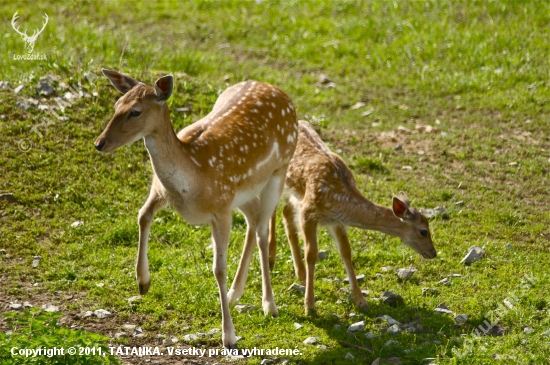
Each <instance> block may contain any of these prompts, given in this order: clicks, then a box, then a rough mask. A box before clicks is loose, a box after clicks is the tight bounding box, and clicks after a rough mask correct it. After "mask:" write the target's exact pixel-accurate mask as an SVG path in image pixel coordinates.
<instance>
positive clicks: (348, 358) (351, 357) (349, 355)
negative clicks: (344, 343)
mask: <svg viewBox="0 0 550 365" xmlns="http://www.w3.org/2000/svg"><path fill="white" fill-rule="evenodd" d="M344 359H346V360H351V361H353V360H355V356H353V355H352V354H351V352H348V353H347V354H346V356H344Z"/></svg>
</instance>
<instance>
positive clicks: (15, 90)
mask: <svg viewBox="0 0 550 365" xmlns="http://www.w3.org/2000/svg"><path fill="white" fill-rule="evenodd" d="M24 87H25V85H19V86H18V87H16V88H15V89H13V92H14V93H16V94H19V93H20V92H21V90H23V88H24Z"/></svg>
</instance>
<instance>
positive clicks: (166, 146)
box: [95, 70, 298, 348]
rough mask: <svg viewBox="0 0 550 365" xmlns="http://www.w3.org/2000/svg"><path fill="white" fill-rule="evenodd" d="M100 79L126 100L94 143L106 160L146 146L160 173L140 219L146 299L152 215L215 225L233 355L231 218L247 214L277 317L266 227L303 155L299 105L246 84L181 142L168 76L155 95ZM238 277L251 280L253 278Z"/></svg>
mask: <svg viewBox="0 0 550 365" xmlns="http://www.w3.org/2000/svg"><path fill="white" fill-rule="evenodd" d="M103 73H104V74H105V76H107V77H108V78H109V79H110V80H111V82H112V84H113V85H114V86H115V88H117V89H118V90H119V91H121V92H122V93H123V94H124V95H123V96H122V97H121V98H120V99H119V100H118V101H117V102H116V103H115V113H114V116H113V118H112V119H111V121H110V122H109V124H108V125H107V127H106V128H105V130H104V131H103V133H102V134H101V135H100V136H99V137H98V138H97V140H96V141H95V147H96V149H97V150H99V151H102V152H108V151H112V150H114V149H116V148H118V147H121V146H124V145H127V144H129V143H132V142H135V141H137V140H139V139H141V138H143V139H144V142H145V147H146V148H147V151H148V152H149V157H150V159H151V164H152V166H153V171H154V175H153V183H152V186H151V190H150V192H149V197H148V199H147V201H146V202H145V204H144V205H143V207H142V208H141V209H140V210H139V215H138V223H139V249H138V255H137V263H136V278H137V281H138V285H139V291H140V293H141V294H145V293H146V292H147V291H148V289H149V284H150V280H151V277H150V273H149V263H148V260H147V243H148V239H149V230H150V228H151V221H152V219H153V215H154V214H155V212H157V211H158V210H159V209H161V208H162V207H164V206H165V205H166V204H170V205H171V206H172V207H173V208H174V209H175V210H177V211H178V213H179V214H180V215H181V216H182V217H183V218H184V219H185V220H186V221H188V222H189V223H192V224H203V223H208V224H210V226H211V228H212V241H213V248H214V263H213V272H214V276H215V278H216V281H217V284H218V288H219V295H220V303H221V309H222V328H223V331H222V341H223V345H224V346H225V347H228V348H235V347H236V342H237V339H236V336H235V327H234V326H233V322H232V319H231V314H230V312H229V299H228V295H227V292H226V285H227V283H226V281H227V270H226V265H227V262H226V261H227V246H228V244H229V235H230V233H231V211H232V210H233V209H235V208H238V209H239V210H240V211H241V212H242V213H243V214H244V215H245V218H246V221H247V224H248V231H247V236H246V245H245V248H248V250H249V251H250V248H252V250H253V247H254V245H255V243H256V235H257V241H258V246H259V250H260V263H261V269H262V282H263V285H262V306H263V309H264V312H265V314H266V315H267V314H272V315H273V316H277V315H278V312H277V307H276V306H275V301H274V299H273V291H272V288H271V282H270V273H269V251H268V250H269V247H268V239H269V238H268V234H269V220H270V217H271V216H272V215H273V212H274V211H275V208H276V207H277V203H278V200H279V197H280V195H281V193H282V191H283V187H284V179H285V174H286V171H287V168H288V164H289V162H290V159H291V158H292V155H293V153H294V150H295V148H296V141H297V134H298V123H297V120H296V113H295V110H294V106H293V104H292V102H291V101H290V99H289V98H288V96H287V95H286V94H285V93H284V92H282V91H281V90H279V89H278V88H276V87H274V86H272V85H269V84H265V83H260V82H255V81H247V82H242V83H239V84H237V85H234V86H232V87H230V88H229V89H227V90H225V91H224V92H223V93H222V94H221V95H220V97H219V98H218V100H217V101H216V103H215V105H214V108H213V109H212V111H211V112H210V113H209V114H208V115H207V116H206V117H204V118H203V119H201V120H199V121H198V122H196V123H194V124H192V125H190V126H188V127H186V128H184V129H182V130H181V131H180V132H179V133H178V134H177V135H176V133H175V132H174V130H173V128H172V125H171V122H170V113H169V110H168V105H167V104H166V100H167V99H168V98H169V97H170V95H171V93H172V88H173V78H172V76H171V75H168V76H164V77H162V78H160V79H158V80H157V81H156V83H155V86H154V87H150V86H147V85H145V84H143V83H141V82H138V81H136V80H135V79H133V78H131V77H129V76H126V75H123V74H120V73H118V72H114V71H109V70H103ZM243 256H247V257H245V259H248V261H241V265H246V266H247V268H248V264H249V263H250V260H249V256H251V255H250V254H246V255H245V254H243ZM239 271H243V269H239ZM240 277H241V278H243V277H244V280H246V275H244V276H243V275H241V276H240ZM235 280H237V278H236V279H235ZM239 285H241V284H239ZM242 285H243V287H244V283H243V284H242ZM235 286H238V285H237V284H235Z"/></svg>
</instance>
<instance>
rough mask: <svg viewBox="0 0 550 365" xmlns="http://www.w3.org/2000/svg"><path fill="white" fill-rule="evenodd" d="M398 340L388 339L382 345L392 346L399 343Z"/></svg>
mask: <svg viewBox="0 0 550 365" xmlns="http://www.w3.org/2000/svg"><path fill="white" fill-rule="evenodd" d="M399 343H400V342H399V341H394V340H389V341H388V342H386V343H385V344H384V347H390V346H393V345H399Z"/></svg>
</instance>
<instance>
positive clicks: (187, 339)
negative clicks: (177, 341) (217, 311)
mask: <svg viewBox="0 0 550 365" xmlns="http://www.w3.org/2000/svg"><path fill="white" fill-rule="evenodd" d="M198 339H199V336H197V335H195V334H192V333H191V334H188V335H185V336H183V340H184V341H185V342H191V341H196V340H198Z"/></svg>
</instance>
